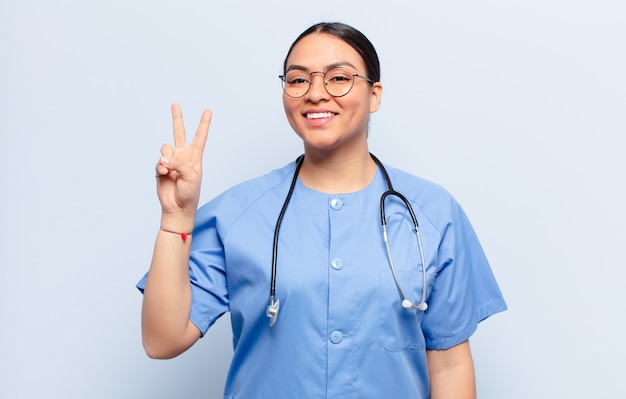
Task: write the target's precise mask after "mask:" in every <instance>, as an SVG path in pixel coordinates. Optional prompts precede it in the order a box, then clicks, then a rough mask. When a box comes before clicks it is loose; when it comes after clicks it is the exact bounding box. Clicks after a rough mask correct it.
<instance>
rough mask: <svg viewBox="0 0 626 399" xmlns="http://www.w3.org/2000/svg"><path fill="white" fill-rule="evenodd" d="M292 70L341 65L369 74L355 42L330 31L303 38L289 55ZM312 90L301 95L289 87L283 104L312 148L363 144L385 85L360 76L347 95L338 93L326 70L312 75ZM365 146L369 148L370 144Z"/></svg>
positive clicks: (333, 147)
mask: <svg viewBox="0 0 626 399" xmlns="http://www.w3.org/2000/svg"><path fill="white" fill-rule="evenodd" d="M286 65H287V68H286V71H289V70H292V69H297V70H302V71H303V72H304V73H305V76H308V74H309V73H311V72H326V71H327V70H329V69H330V68H332V67H333V66H337V65H339V66H341V67H342V68H345V69H346V70H348V71H351V73H358V74H360V75H363V76H367V70H366V68H365V64H364V62H363V59H362V58H361V56H360V55H359V53H357V52H356V50H354V49H353V48H352V47H351V46H350V45H349V44H347V43H346V42H344V41H343V40H341V39H339V38H337V37H335V36H332V35H329V34H326V33H320V34H316V33H314V34H311V35H308V36H305V37H304V38H302V39H301V40H300V41H299V42H298V43H297V44H296V45H295V47H294V48H293V49H292V51H291V54H290V55H289V58H288V59H287V63H286ZM310 79H311V87H310V89H309V91H308V92H307V93H306V94H305V95H304V96H303V97H300V98H292V97H289V96H287V95H286V94H285V93H283V105H284V108H285V113H286V115H287V119H288V120H289V124H290V125H291V127H292V128H293V129H294V130H295V132H296V133H297V134H298V136H300V138H301V139H302V140H303V141H304V146H305V149H306V150H307V151H310V150H317V151H324V152H326V151H336V150H340V149H349V148H358V146H361V148H362V146H363V144H366V141H367V126H368V121H369V114H370V113H372V112H376V111H377V110H378V107H379V105H380V97H381V94H382V86H381V84H380V83H378V82H376V83H375V84H374V85H373V86H372V85H371V84H370V83H368V81H367V80H365V79H361V78H359V77H354V85H353V87H352V90H350V92H349V93H348V94H346V95H345V96H343V97H333V96H331V95H330V94H328V92H327V91H326V89H325V88H324V82H323V79H324V77H323V74H321V73H315V74H313V75H312V76H311V77H310ZM365 148H367V147H366V146H365Z"/></svg>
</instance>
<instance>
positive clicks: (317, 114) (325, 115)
mask: <svg viewBox="0 0 626 399" xmlns="http://www.w3.org/2000/svg"><path fill="white" fill-rule="evenodd" d="M332 116H333V113H332V112H315V113H309V114H306V117H307V118H309V119H318V118H331V117H332Z"/></svg>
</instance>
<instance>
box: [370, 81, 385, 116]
mask: <svg viewBox="0 0 626 399" xmlns="http://www.w3.org/2000/svg"><path fill="white" fill-rule="evenodd" d="M382 96H383V84H382V83H380V82H375V83H374V85H373V86H372V94H371V97H370V114H372V113H374V112H376V111H378V108H380V100H381V98H382Z"/></svg>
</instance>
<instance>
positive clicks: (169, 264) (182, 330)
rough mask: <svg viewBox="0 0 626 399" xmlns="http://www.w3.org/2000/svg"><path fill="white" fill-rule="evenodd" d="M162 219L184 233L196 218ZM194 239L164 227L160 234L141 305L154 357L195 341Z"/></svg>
mask: <svg viewBox="0 0 626 399" xmlns="http://www.w3.org/2000/svg"><path fill="white" fill-rule="evenodd" d="M163 223H164V224H163V226H164V227H165V228H168V229H172V230H171V231H177V232H181V233H185V232H190V231H191V228H192V227H191V226H193V221H191V222H189V221H187V222H186V223H171V222H170V223H168V222H167V221H163ZM170 226H171V227H170ZM174 229H176V230H174ZM191 240H192V236H188V237H186V239H185V240H183V237H182V236H181V235H179V234H173V233H168V232H166V231H163V230H160V231H159V233H158V235H157V239H156V242H155V247H154V254H153V257H152V264H151V265H150V271H149V273H148V277H147V280H146V286H145V290H144V299H143V308H142V338H143V343H144V347H145V349H146V352H147V353H148V355H149V356H151V357H157V358H164V357H173V356H176V355H178V354H180V353H181V352H183V351H185V350H186V349H187V348H188V347H189V346H190V345H191V344H192V343H193V340H192V337H193V335H194V334H193V333H194V331H193V330H192V331H190V329H191V328H193V326H191V325H190V323H189V313H190V309H191V285H190V282H189V266H188V265H189V251H190V246H191ZM197 335H199V332H198V333H197Z"/></svg>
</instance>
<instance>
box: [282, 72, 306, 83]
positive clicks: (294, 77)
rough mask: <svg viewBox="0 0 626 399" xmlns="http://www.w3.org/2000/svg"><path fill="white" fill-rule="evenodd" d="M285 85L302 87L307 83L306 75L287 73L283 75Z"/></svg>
mask: <svg viewBox="0 0 626 399" xmlns="http://www.w3.org/2000/svg"><path fill="white" fill-rule="evenodd" d="M285 83H287V84H290V85H304V84H307V83H309V79H308V76H307V75H304V74H301V73H298V72H296V73H287V75H285Z"/></svg>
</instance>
